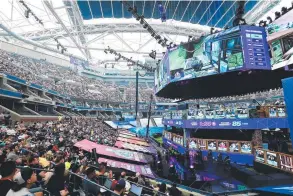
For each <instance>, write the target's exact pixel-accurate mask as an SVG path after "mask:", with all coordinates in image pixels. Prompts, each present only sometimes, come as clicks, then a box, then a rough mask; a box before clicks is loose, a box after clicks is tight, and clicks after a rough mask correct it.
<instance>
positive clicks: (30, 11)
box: [19, 0, 44, 25]
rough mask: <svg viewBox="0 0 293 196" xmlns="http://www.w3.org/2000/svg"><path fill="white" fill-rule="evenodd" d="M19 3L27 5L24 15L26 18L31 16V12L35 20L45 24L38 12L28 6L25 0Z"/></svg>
mask: <svg viewBox="0 0 293 196" xmlns="http://www.w3.org/2000/svg"><path fill="white" fill-rule="evenodd" d="M19 3H21V4H22V5H23V6H24V7H25V9H26V10H25V11H24V16H25V17H26V18H29V17H30V14H31V15H32V16H33V17H34V18H35V20H36V21H37V22H38V23H40V24H41V25H44V23H43V22H42V20H41V19H39V18H38V17H37V16H36V14H35V13H34V12H33V11H32V10H31V9H30V8H29V7H28V6H27V4H26V3H25V2H24V1H23V0H20V1H19Z"/></svg>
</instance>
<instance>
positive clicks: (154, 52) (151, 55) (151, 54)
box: [149, 50, 157, 59]
mask: <svg viewBox="0 0 293 196" xmlns="http://www.w3.org/2000/svg"><path fill="white" fill-rule="evenodd" d="M149 56H150V57H151V58H152V59H156V56H157V52H156V51H155V50H152V52H151V53H150V54H149Z"/></svg>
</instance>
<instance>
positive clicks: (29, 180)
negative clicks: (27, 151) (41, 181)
mask: <svg viewBox="0 0 293 196" xmlns="http://www.w3.org/2000/svg"><path fill="white" fill-rule="evenodd" d="M14 181H15V182H16V184H15V185H14V186H13V187H12V188H11V189H10V190H9V191H8V193H7V194H6V196H23V195H26V196H34V194H32V193H30V191H29V188H30V187H31V186H32V185H33V184H34V183H35V182H36V181H37V175H36V174H35V173H34V171H33V170H32V169H31V168H29V167H26V168H23V169H22V170H21V171H20V172H19V173H17V174H16V175H15V176H14ZM35 195H39V196H41V195H43V194H42V193H41V192H38V193H35Z"/></svg>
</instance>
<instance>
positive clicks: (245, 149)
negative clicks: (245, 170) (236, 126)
mask: <svg viewBox="0 0 293 196" xmlns="http://www.w3.org/2000/svg"><path fill="white" fill-rule="evenodd" d="M241 152H242V153H246V154H248V153H251V144H250V142H241Z"/></svg>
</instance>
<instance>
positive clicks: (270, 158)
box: [267, 152, 278, 167]
mask: <svg viewBox="0 0 293 196" xmlns="http://www.w3.org/2000/svg"><path fill="white" fill-rule="evenodd" d="M267 163H268V164H269V165H272V166H274V167H278V162H277V154H276V153H273V152H267Z"/></svg>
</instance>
